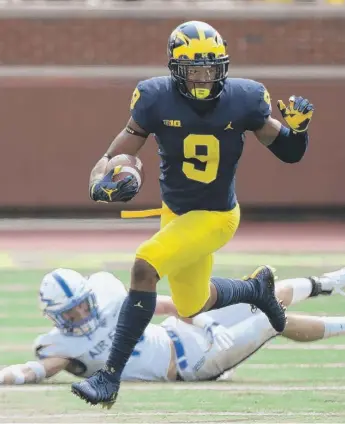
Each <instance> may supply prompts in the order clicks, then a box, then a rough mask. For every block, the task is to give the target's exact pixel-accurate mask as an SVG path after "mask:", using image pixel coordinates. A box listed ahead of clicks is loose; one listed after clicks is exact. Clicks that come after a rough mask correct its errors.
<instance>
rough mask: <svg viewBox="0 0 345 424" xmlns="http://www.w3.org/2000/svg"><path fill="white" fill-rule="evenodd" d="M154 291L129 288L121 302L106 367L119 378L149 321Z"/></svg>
mask: <svg viewBox="0 0 345 424" xmlns="http://www.w3.org/2000/svg"><path fill="white" fill-rule="evenodd" d="M156 299H157V293H156V292H143V291H137V290H130V291H129V293H128V296H127V298H126V300H125V301H124V302H123V305H122V308H121V311H120V315H119V320H118V323H117V326H116V333H115V337H114V339H113V344H112V347H111V351H110V355H109V358H108V361H107V365H106V367H107V369H110V370H111V371H112V374H114V377H116V378H120V376H121V374H122V371H123V369H124V367H125V365H126V363H127V361H128V359H129V358H130V356H131V354H132V352H133V349H134V347H135V345H136V344H137V343H138V341H139V339H140V337H141V336H142V335H143V333H144V331H145V328H146V327H147V326H148V324H149V323H150V321H151V319H152V317H153V314H154V311H155V308H156Z"/></svg>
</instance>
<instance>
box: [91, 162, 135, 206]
mask: <svg viewBox="0 0 345 424" xmlns="http://www.w3.org/2000/svg"><path fill="white" fill-rule="evenodd" d="M120 169H121V167H120ZM120 169H117V170H116V171H115V170H111V171H110V172H108V174H106V175H105V176H104V177H103V178H102V180H101V181H98V182H97V183H95V184H93V185H92V186H91V187H90V198H91V200H94V201H95V202H103V203H111V202H128V201H129V200H131V199H133V197H134V196H135V195H136V194H137V193H138V191H139V186H138V182H137V180H136V178H135V177H134V176H132V175H129V176H127V177H125V178H124V179H123V180H120V181H116V182H113V181H112V177H113V175H114V172H116V173H118V172H119V171H120Z"/></svg>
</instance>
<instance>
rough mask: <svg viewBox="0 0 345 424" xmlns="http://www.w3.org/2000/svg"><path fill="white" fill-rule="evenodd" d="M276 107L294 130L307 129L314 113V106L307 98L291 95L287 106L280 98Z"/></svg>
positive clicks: (301, 130) (302, 130)
mask: <svg viewBox="0 0 345 424" xmlns="http://www.w3.org/2000/svg"><path fill="white" fill-rule="evenodd" d="M278 108H279V110H280V113H281V114H282V116H283V118H284V119H285V121H286V123H287V124H288V126H289V127H290V128H291V129H292V130H293V131H294V132H296V133H297V132H304V131H307V128H308V125H309V122H310V120H311V118H312V116H313V113H314V106H313V105H312V104H311V103H310V102H309V100H308V99H304V98H303V97H295V96H291V97H290V98H289V105H288V106H287V107H286V106H285V104H284V103H283V101H282V100H278Z"/></svg>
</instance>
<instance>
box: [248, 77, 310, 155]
mask: <svg viewBox="0 0 345 424" xmlns="http://www.w3.org/2000/svg"><path fill="white" fill-rule="evenodd" d="M258 94H259V102H258V104H255V111H254V113H253V115H252V117H251V125H252V126H253V127H252V129H253V131H254V134H255V136H256V138H257V139H258V140H259V141H260V143H262V144H263V145H264V146H266V147H267V148H268V149H269V150H270V151H271V152H272V153H273V154H274V155H275V156H276V157H277V158H279V159H280V160H281V161H283V162H286V163H295V162H299V161H300V160H301V159H302V157H303V156H304V153H305V151H306V149H307V146H308V141H309V137H308V132H307V129H308V125H309V122H310V120H311V118H312V115H313V112H314V106H313V105H312V104H311V103H310V102H309V100H307V99H304V98H303V97H295V96H291V97H290V99H289V106H288V107H286V106H285V105H284V103H283V102H282V101H281V100H279V101H278V108H279V110H280V112H281V114H282V116H283V118H284V119H285V121H286V123H287V124H288V126H289V127H288V128H287V127H285V126H284V125H282V124H281V123H280V122H279V121H278V120H276V119H274V118H272V117H271V112H272V109H271V102H270V97H269V94H268V92H267V90H266V89H265V87H264V86H262V85H260V89H259V93H258Z"/></svg>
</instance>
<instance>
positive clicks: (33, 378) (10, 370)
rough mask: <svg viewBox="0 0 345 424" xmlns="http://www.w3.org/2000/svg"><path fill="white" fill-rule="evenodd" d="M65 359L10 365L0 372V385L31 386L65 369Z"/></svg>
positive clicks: (66, 361) (66, 362)
mask: <svg viewBox="0 0 345 424" xmlns="http://www.w3.org/2000/svg"><path fill="white" fill-rule="evenodd" d="M68 363H69V360H68V359H66V358H44V359H41V360H37V361H29V362H27V363H26V364H17V365H10V366H9V367H6V368H4V369H2V370H1V371H0V384H30V383H31V384H32V383H39V382H41V381H42V380H44V379H45V378H49V377H52V376H53V375H55V374H57V373H59V372H60V371H62V370H64V369H66V367H67V365H68Z"/></svg>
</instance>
